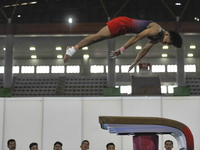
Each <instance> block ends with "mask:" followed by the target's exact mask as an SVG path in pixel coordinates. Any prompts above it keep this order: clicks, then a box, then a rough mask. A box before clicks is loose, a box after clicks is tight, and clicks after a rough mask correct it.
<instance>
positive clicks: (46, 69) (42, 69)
mask: <svg viewBox="0 0 200 150" xmlns="http://www.w3.org/2000/svg"><path fill="white" fill-rule="evenodd" d="M36 73H49V66H37V67H36Z"/></svg>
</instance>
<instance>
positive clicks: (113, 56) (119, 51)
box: [110, 49, 122, 59]
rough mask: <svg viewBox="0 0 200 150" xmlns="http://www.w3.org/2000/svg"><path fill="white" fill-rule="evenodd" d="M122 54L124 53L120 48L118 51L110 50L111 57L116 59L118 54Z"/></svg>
mask: <svg viewBox="0 0 200 150" xmlns="http://www.w3.org/2000/svg"><path fill="white" fill-rule="evenodd" d="M120 54H122V52H121V50H120V49H117V50H116V51H111V52H110V57H111V59H115V58H116V57H117V56H119V55H120Z"/></svg>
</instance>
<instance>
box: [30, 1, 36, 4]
mask: <svg viewBox="0 0 200 150" xmlns="http://www.w3.org/2000/svg"><path fill="white" fill-rule="evenodd" d="M36 3H37V1H34V2H29V4H36Z"/></svg>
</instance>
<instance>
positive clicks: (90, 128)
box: [0, 96, 200, 150]
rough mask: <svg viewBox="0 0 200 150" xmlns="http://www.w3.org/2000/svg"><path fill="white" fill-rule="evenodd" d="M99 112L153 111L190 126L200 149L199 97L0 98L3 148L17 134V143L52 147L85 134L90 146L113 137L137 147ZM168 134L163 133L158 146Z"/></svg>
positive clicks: (71, 143)
mask: <svg viewBox="0 0 200 150" xmlns="http://www.w3.org/2000/svg"><path fill="white" fill-rule="evenodd" d="M98 116H146V117H147V116H149V117H164V118H169V119H174V120H177V121H180V122H182V123H184V124H186V125H187V126H188V127H189V128H190V129H191V131H192V133H193V136H194V142H195V150H199V149H200V143H199V141H200V129H199V126H200V97H147V96H146V97H29V98H28V97H27V98H1V99H0V149H2V150H6V149H7V141H8V140H9V139H11V138H14V139H15V140H16V142H17V149H21V150H25V149H28V146H29V144H30V143H31V142H37V143H38V144H39V149H40V150H49V149H53V144H54V143H55V142H56V141H61V142H62V143H63V149H79V148H80V147H79V146H80V143H81V141H82V140H84V139H87V140H89V141H90V149H95V150H103V149H106V148H105V145H106V144H107V143H108V142H114V143H115V144H116V149H117V150H128V149H133V146H132V144H133V143H132V136H117V135H115V134H110V133H109V132H108V131H107V130H103V129H101V128H100V124H99V122H98ZM166 139H171V140H173V141H174V149H178V147H177V143H176V140H175V139H174V138H173V137H172V136H171V135H164V136H159V150H164V148H163V142H164V141H165V140H166Z"/></svg>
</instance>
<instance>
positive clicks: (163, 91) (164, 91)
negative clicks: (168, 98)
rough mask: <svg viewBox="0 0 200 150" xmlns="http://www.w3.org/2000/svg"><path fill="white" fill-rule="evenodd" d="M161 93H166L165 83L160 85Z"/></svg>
mask: <svg viewBox="0 0 200 150" xmlns="http://www.w3.org/2000/svg"><path fill="white" fill-rule="evenodd" d="M161 93H162V94H167V86H166V85H161Z"/></svg>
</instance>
